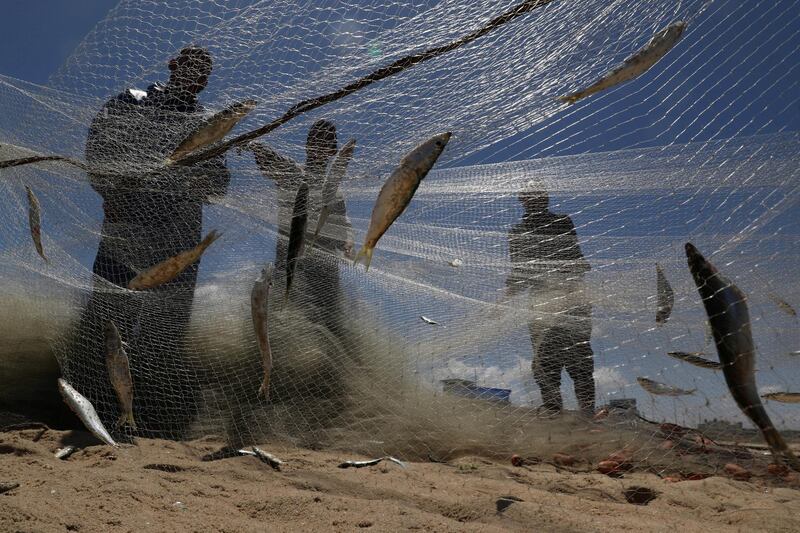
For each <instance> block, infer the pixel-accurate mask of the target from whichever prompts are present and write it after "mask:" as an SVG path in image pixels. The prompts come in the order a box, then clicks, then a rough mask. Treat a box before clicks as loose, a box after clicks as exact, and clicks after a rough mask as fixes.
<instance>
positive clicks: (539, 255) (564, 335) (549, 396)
mask: <svg viewBox="0 0 800 533" xmlns="http://www.w3.org/2000/svg"><path fill="white" fill-rule="evenodd" d="M519 200H520V202H521V203H522V205H523V207H524V209H525V213H524V214H523V216H522V220H521V221H520V222H519V223H518V224H516V225H515V226H514V227H512V228H511V230H510V231H509V234H508V246H509V253H510V255H511V264H512V269H511V273H510V274H509V276H508V279H507V280H506V286H507V290H506V297H511V296H514V295H516V294H518V293H520V292H522V291H525V290H529V291H530V293H529V294H530V304H531V311H532V313H533V318H532V320H531V323H530V324H529V329H530V335H531V344H532V346H533V375H534V379H535V380H536V383H537V384H538V385H539V389H540V391H541V394H542V401H543V408H544V410H545V411H546V412H550V413H558V412H560V411H561V409H562V401H561V390H560V388H561V370H562V368H565V369H566V371H567V373H568V374H569V376H570V378H572V380H573V382H574V383H575V396H576V397H577V400H578V405H579V407H580V409H581V411H583V412H584V413H585V414H587V415H591V414H593V413H594V395H595V385H594V378H593V375H592V374H593V372H594V353H593V352H592V347H591V344H590V340H591V335H592V320H591V317H592V306H591V303H590V301H589V297H588V295H587V293H586V285H585V282H584V277H585V274H586V272H588V271H589V270H590V268H591V267H590V266H589V263H587V262H586V260H585V259H584V257H583V254H582V253H581V249H580V246H579V245H578V237H577V234H576V232H575V226H574V224H573V223H572V219H571V218H570V217H569V216H567V215H559V214H556V213H553V212H551V211H550V210H549V209H548V204H549V198H548V195H547V193H546V192H545V191H540V190H528V191H524V192H522V193H520V194H519Z"/></svg>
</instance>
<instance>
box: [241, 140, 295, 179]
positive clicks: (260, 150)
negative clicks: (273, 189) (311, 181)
mask: <svg viewBox="0 0 800 533" xmlns="http://www.w3.org/2000/svg"><path fill="white" fill-rule="evenodd" d="M250 150H252V152H253V155H255V160H256V165H258V168H259V170H261V173H262V174H263V175H264V176H265V177H267V178H269V179H271V180H274V181H275V185H277V186H278V188H280V189H285V190H292V189H294V188H296V187H298V186H299V184H300V182H301V181H303V169H301V168H300V166H299V165H298V164H297V163H295V162H294V160H293V159H292V158H290V157H286V156H283V155H281V154H279V153H278V152H276V151H275V150H273V149H272V148H270V147H269V146H266V145H264V144H261V143H250Z"/></svg>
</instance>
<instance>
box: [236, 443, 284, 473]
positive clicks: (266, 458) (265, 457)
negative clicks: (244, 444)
mask: <svg viewBox="0 0 800 533" xmlns="http://www.w3.org/2000/svg"><path fill="white" fill-rule="evenodd" d="M252 450H253V455H254V456H255V457H258V459H259V460H260V461H261V462H262V463H267V464H268V465H269V466H271V467H272V468H273V469H275V470H280V469H281V465H282V464H283V461H281V460H280V459H278V458H277V457H275V456H274V455H272V454H271V453H267V452H265V451H264V450H262V449H261V448H257V447H255V446H253V448H252ZM239 451H240V453H241V452H243V451H245V450H239ZM248 455H249V454H248Z"/></svg>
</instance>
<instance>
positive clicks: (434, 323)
mask: <svg viewBox="0 0 800 533" xmlns="http://www.w3.org/2000/svg"><path fill="white" fill-rule="evenodd" d="M419 317H420V318H421V319H422V321H423V322H425V323H426V324H430V325H432V326H438V325H439V323H438V322H436V321H435V320H431V319H430V318H428V317H426V316H425V315H419Z"/></svg>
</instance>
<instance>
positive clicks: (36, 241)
mask: <svg viewBox="0 0 800 533" xmlns="http://www.w3.org/2000/svg"><path fill="white" fill-rule="evenodd" d="M25 192H27V193H28V225H29V226H30V230H31V238H33V245H34V246H36V251H37V252H38V253H39V255H40V256H42V259H44V260H45V262H48V263H49V262H50V260H49V259H47V257H46V256H45V255H44V247H42V208H41V206H40V205H39V199H38V198H36V195H35V194H33V190H32V189H31V188H30V187H28V186H27V185H26V186H25Z"/></svg>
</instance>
